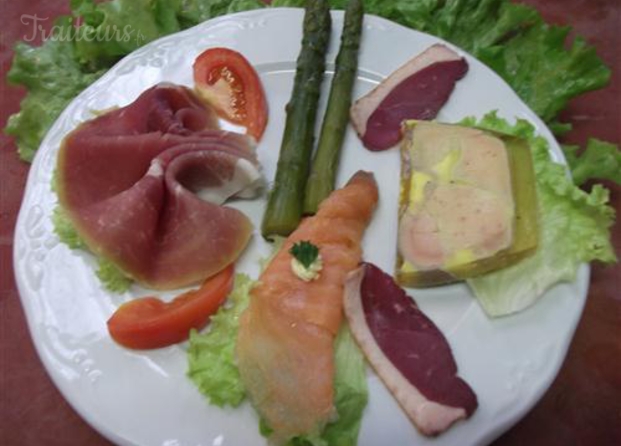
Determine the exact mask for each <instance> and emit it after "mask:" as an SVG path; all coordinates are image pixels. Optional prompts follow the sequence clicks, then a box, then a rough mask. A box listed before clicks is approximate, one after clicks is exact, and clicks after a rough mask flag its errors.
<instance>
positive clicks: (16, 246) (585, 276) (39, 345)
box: [13, 7, 591, 444]
mask: <svg viewBox="0 0 621 446" xmlns="http://www.w3.org/2000/svg"><path fill="white" fill-rule="evenodd" d="M283 11H285V12H287V11H295V12H296V14H302V12H303V11H304V10H303V9H302V8H293V7H278V8H264V9H256V10H251V11H242V12H237V13H233V14H225V15H222V16H219V17H216V18H213V19H210V20H207V21H205V22H202V23H200V24H198V25H196V26H194V27H192V28H188V29H186V30H183V31H180V32H177V33H174V34H170V35H167V36H163V37H160V38H158V39H156V40H154V41H152V42H149V43H148V44H146V45H144V46H142V47H140V48H138V49H137V50H135V51H134V52H132V53H130V54H128V55H127V56H125V57H123V58H122V59H121V60H119V61H118V62H117V63H116V64H115V65H114V66H112V67H111V68H110V69H109V70H108V71H107V72H106V73H104V74H103V75H102V76H101V77H100V78H98V79H97V80H96V81H95V82H93V83H92V84H91V85H89V86H88V87H87V88H86V89H84V90H83V91H82V92H80V94H79V95H78V96H76V97H75V98H74V99H72V101H71V102H70V103H69V104H68V105H67V107H66V108H65V109H64V110H63V111H62V112H61V114H60V115H59V116H58V118H57V119H56V120H55V122H54V123H53V124H52V126H51V127H50V129H49V130H48V132H47V133H46V135H45V137H44V138H43V140H42V142H41V144H40V147H39V148H41V147H44V146H46V145H49V142H48V141H49V140H50V139H51V137H52V135H53V133H54V132H53V130H54V129H55V127H57V125H58V123H59V121H62V120H64V119H66V115H67V114H69V113H70V112H71V111H73V110H72V109H73V108H74V106H75V104H76V103H78V102H81V101H82V100H83V99H84V98H86V97H88V95H89V94H92V93H93V92H95V91H97V89H98V88H99V86H100V85H102V84H105V83H106V82H108V80H109V78H114V77H115V76H116V75H117V71H118V70H119V69H121V68H122V67H123V66H125V65H126V64H129V63H131V61H132V60H133V59H135V58H136V57H138V56H140V55H143V54H148V53H149V51H151V50H152V48H154V47H157V46H159V45H161V44H162V43H165V42H167V41H168V40H176V39H178V38H180V37H185V34H188V35H191V34H192V33H194V32H196V29H202V28H209V27H211V26H214V25H217V24H219V23H221V22H227V21H236V20H238V19H247V18H252V17H254V16H257V17H260V16H263V15H271V14H280V13H282V12H283ZM331 13H332V15H333V19H334V16H335V15H336V16H339V15H340V16H342V15H343V11H341V10H333V11H331ZM367 17H368V18H370V19H371V20H374V21H379V23H380V24H382V25H384V26H389V27H399V28H402V29H404V30H407V31H408V32H414V33H419V34H424V35H427V36H431V37H433V38H434V39H436V40H439V41H441V42H443V43H445V44H446V45H447V46H449V47H450V48H454V49H456V50H458V51H459V52H460V53H462V54H466V55H468V56H469V57H471V58H472V59H474V60H477V61H479V60H478V59H477V58H476V57H474V56H473V55H472V54H471V53H469V52H468V51H466V50H464V49H462V48H460V47H458V46H456V45H455V44H453V43H451V42H449V41H446V40H444V39H442V38H439V37H437V36H433V35H431V34H427V33H424V32H421V31H418V30H415V29H412V28H409V27H407V26H404V25H401V24H399V23H396V22H393V21H391V20H388V19H386V18H383V17H381V16H377V15H372V14H365V19H366V18H367ZM479 62H480V61H479ZM481 63H483V62H481ZM486 67H487V66H486ZM487 68H488V70H489V71H490V73H492V74H493V75H494V76H495V77H496V78H497V79H498V81H499V82H502V83H503V84H505V85H506V86H507V87H508V88H509V89H511V91H513V92H514V93H515V91H514V90H513V88H512V87H511V86H510V85H509V84H508V83H507V82H506V81H505V80H504V79H503V78H502V77H500V75H498V74H497V73H496V72H495V71H494V70H493V69H491V68H489V67H487ZM516 96H517V93H516ZM518 99H519V100H520V101H521V102H522V104H524V106H525V107H526V108H528V109H529V110H530V111H531V112H532V110H531V109H530V107H528V105H527V104H525V103H524V101H522V99H521V98H519V97H518ZM532 113H533V115H534V116H535V117H536V118H537V120H538V121H537V122H531V123H532V124H534V125H535V127H536V130H537V132H538V133H542V132H543V133H547V135H544V136H548V137H551V138H552V139H553V140H554V141H555V142H556V139H555V138H554V136H553V134H552V133H551V131H550V130H549V129H548V127H547V126H546V125H545V123H544V122H543V121H542V120H541V119H540V118H539V117H538V116H537V115H536V114H535V113H534V112H532ZM547 139H549V138H547ZM550 150H551V154H552V155H553V158H554V161H555V162H559V163H562V164H564V165H567V161H566V159H565V157H564V154H563V152H562V151H561V150H560V148H559V147H558V145H554V144H550ZM43 155H44V154H43V153H42V151H41V150H38V151H37V153H36V155H35V158H34V160H33V162H32V164H31V166H30V169H29V172H28V176H27V180H26V185H25V188H24V194H23V198H22V203H21V204H20V209H19V212H18V217H17V220H16V224H15V232H14V236H13V267H14V276H15V280H16V285H17V290H18V294H19V297H20V303H21V305H22V308H23V309H24V313H25V315H26V322H27V326H28V330H29V335H30V337H31V339H32V342H33V344H34V346H35V350H36V351H37V355H38V356H39V358H40V361H41V363H42V364H43V366H44V369H45V371H46V374H47V376H48V377H50V379H51V380H52V382H53V383H54V385H55V386H56V388H57V389H58V391H59V392H60V393H61V395H62V397H63V399H64V400H65V401H67V403H68V404H69V405H70V406H71V407H72V408H73V410H75V411H76V412H77V413H78V414H79V415H80V417H81V418H82V419H84V420H85V421H86V422H87V423H88V424H89V425H90V426H91V427H93V428H94V429H95V430H96V431H97V432H98V433H99V434H101V435H102V436H103V437H105V438H107V439H108V440H110V441H112V442H114V443H118V444H136V443H134V442H132V441H131V440H130V439H129V438H126V437H125V436H123V435H120V434H118V433H117V432H114V431H111V430H109V429H108V428H106V426H105V425H103V424H102V423H100V422H99V420H98V419H97V418H95V417H94V416H93V414H92V413H91V412H89V411H87V410H83V409H84V408H83V407H81V405H80V404H79V402H77V401H74V400H73V398H70V397H69V396H68V395H67V394H66V393H65V391H64V390H63V385H62V384H61V380H60V377H59V376H58V375H57V374H56V373H55V372H53V365H52V364H51V363H50V361H49V360H48V357H47V355H46V353H45V350H46V346H45V345H44V343H43V342H42V340H41V339H40V337H38V336H35V335H34V334H35V332H36V331H37V330H36V327H35V321H34V315H33V314H32V311H33V310H32V309H31V308H30V307H29V305H28V303H27V299H26V298H25V297H24V296H25V295H26V294H27V293H26V289H25V288H26V285H25V283H24V278H23V277H22V275H21V274H19V273H18V268H16V265H17V263H18V259H19V256H20V255H21V254H20V252H19V250H20V247H21V241H20V240H19V235H20V234H21V229H20V228H22V227H23V226H24V224H25V221H26V218H27V216H26V215H25V214H26V210H25V206H24V205H25V202H26V199H27V198H28V197H30V195H32V188H33V184H32V181H31V177H33V176H34V174H35V172H36V171H37V170H38V169H37V168H38V167H39V164H41V163H42V162H43V161H42V158H43ZM54 158H55V156H54ZM46 217H49V216H48V215H46ZM590 272H591V269H590V266H589V265H588V264H583V265H581V266H580V269H579V271H578V273H577V275H576V278H575V279H574V282H573V283H575V284H578V285H581V284H582V286H581V288H583V289H584V293H582V294H581V295H580V296H578V297H580V300H581V305H580V309H579V311H578V312H577V313H576V314H575V317H574V319H573V320H572V321H571V324H568V325H569V326H570V328H569V330H568V333H569V335H568V336H566V337H565V338H564V339H563V341H562V342H563V345H562V346H561V350H562V354H561V355H560V361H558V362H557V363H556V364H555V367H554V372H553V373H551V374H550V375H549V376H547V377H546V379H544V380H543V383H542V385H541V386H540V387H541V389H540V390H539V391H538V392H537V395H536V397H534V398H531V399H529V401H528V404H526V405H525V406H524V407H523V408H522V410H520V411H518V413H516V414H513V416H508V417H506V419H505V420H504V421H503V422H501V423H500V424H499V425H496V427H495V428H494V429H492V430H491V431H490V432H488V433H487V434H486V435H484V436H482V437H480V438H479V440H481V442H482V443H481V444H484V443H487V442H491V441H493V440H494V439H495V438H497V437H498V436H500V435H501V434H502V433H504V432H506V431H507V430H508V429H510V428H511V427H512V426H513V425H515V424H517V423H518V422H519V421H520V420H521V419H522V418H523V417H524V416H525V415H526V414H527V413H528V412H529V411H530V410H532V408H533V407H534V406H535V405H536V404H537V403H538V402H539V401H540V399H541V398H542V397H543V395H544V394H545V393H546V391H547V390H548V389H549V388H550V386H551V385H552V383H553V381H554V379H555V378H556V376H557V375H558V373H559V371H560V369H561V367H562V365H563V362H564V360H565V358H566V356H567V352H568V350H569V347H570V345H571V342H572V340H573V337H574V334H575V331H576V328H577V325H578V323H579V321H580V319H581V317H582V314H583V312H584V306H585V304H586V299H587V296H588V289H589V282H590Z"/></svg>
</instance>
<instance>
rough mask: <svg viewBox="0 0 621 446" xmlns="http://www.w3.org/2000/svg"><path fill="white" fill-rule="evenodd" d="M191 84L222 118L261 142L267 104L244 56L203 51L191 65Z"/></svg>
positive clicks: (259, 83) (265, 121)
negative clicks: (192, 68)
mask: <svg viewBox="0 0 621 446" xmlns="http://www.w3.org/2000/svg"><path fill="white" fill-rule="evenodd" d="M194 84H195V86H196V91H197V92H198V94H199V95H200V96H201V97H202V98H203V99H204V100H206V101H207V102H209V103H210V104H211V105H212V106H213V107H214V108H215V109H216V112H217V113H218V115H219V116H220V117H221V118H223V119H226V120H228V121H230V122H232V123H234V124H237V125H242V126H244V127H246V133H247V134H249V135H251V136H253V137H254V139H256V140H257V141H259V140H260V139H261V137H262V136H263V132H264V131H265V127H266V125H267V101H266V99H265V92H264V91H263V85H262V84H261V81H260V80H259V76H258V74H257V72H256V71H255V69H254V68H253V67H252V65H250V62H248V60H247V59H246V58H245V57H244V56H242V55H241V54H240V53H238V52H237V51H234V50H231V49H228V48H220V47H218V48H210V49H208V50H205V51H203V52H202V53H201V54H200V55H199V56H198V57H197V58H196V60H195V61H194Z"/></svg>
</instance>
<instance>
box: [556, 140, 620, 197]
mask: <svg viewBox="0 0 621 446" xmlns="http://www.w3.org/2000/svg"><path fill="white" fill-rule="evenodd" d="M579 150H580V147H579V146H575V145H564V146H563V152H565V158H567V162H568V163H569V167H570V168H571V175H572V177H573V180H574V183H575V184H577V185H578V186H580V185H582V184H584V183H586V182H587V181H588V180H591V179H599V180H609V181H614V182H615V183H617V184H621V151H620V150H619V148H618V147H617V146H616V145H614V144H610V143H608V142H605V141H599V140H597V139H589V141H588V142H587V146H586V148H585V149H584V151H583V152H582V153H579Z"/></svg>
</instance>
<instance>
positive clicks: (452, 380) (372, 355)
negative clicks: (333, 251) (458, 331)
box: [345, 263, 478, 435]
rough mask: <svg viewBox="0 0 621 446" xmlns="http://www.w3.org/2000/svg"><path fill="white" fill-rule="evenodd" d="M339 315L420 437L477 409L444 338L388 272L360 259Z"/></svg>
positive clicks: (475, 401)
mask: <svg viewBox="0 0 621 446" xmlns="http://www.w3.org/2000/svg"><path fill="white" fill-rule="evenodd" d="M345 314H346V316H347V319H348V321H349V325H350V328H351V331H352V333H353V335H354V337H355V338H356V341H357V342H358V344H359V345H360V348H361V349H362V351H363V352H364V354H365V355H366V357H367V359H368V361H369V362H370V364H371V366H373V368H374V369H375V371H376V373H377V374H378V375H379V377H380V378H381V379H382V381H383V382H384V384H385V385H386V387H387V388H388V389H389V390H390V392H391V393H392V394H393V395H394V397H395V399H396V400H397V401H398V402H399V404H400V405H401V407H402V408H403V410H404V411H405V413H406V414H407V415H408V417H409V418H410V419H411V421H412V422H413V423H414V424H415V425H416V427H417V428H418V429H419V431H420V432H421V433H423V434H424V435H437V434H439V433H441V432H443V431H444V430H446V429H448V428H449V427H450V426H451V425H452V424H453V423H454V422H456V421H458V420H460V419H463V418H467V417H469V416H470V415H472V413H473V412H474V410H475V409H476V408H477V404H478V403H477V397H476V395H475V394H474V392H473V391H472V389H471V388H470V387H469V386H468V384H467V383H466V382H465V381H463V380H462V379H461V378H459V377H458V376H457V365H456V363H455V360H454V359H453V355H452V353H451V348H450V346H449V344H448V342H447V341H446V338H445V337H444V335H443V334H442V332H440V330H439V329H438V328H437V327H436V326H435V325H434V323H433V322H432V321H431V320H430V319H429V318H428V317H427V316H425V315H424V314H423V313H422V312H421V311H420V309H419V308H418V306H417V305H416V303H415V302H414V300H413V299H411V298H410V297H409V296H408V295H407V294H406V293H405V291H403V289H401V288H400V287H399V286H398V285H397V284H396V283H395V282H394V280H393V279H392V277H391V276H389V275H388V274H386V273H384V272H383V271H381V270H380V269H379V268H378V267H376V266H374V265H372V264H370V263H365V264H363V265H362V266H361V267H360V268H358V269H357V270H355V271H353V272H352V273H351V274H350V275H349V277H348V280H347V283H346V285H345Z"/></svg>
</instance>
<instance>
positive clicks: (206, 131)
mask: <svg viewBox="0 0 621 446" xmlns="http://www.w3.org/2000/svg"><path fill="white" fill-rule="evenodd" d="M56 185H57V192H58V197H59V201H60V204H61V206H62V207H63V208H64V210H65V212H66V213H67V215H68V216H69V218H70V219H71V221H72V223H73V224H74V226H75V228H76V230H77V231H78V233H79V235H80V236H81V237H82V239H83V240H84V241H85V243H86V244H87V246H88V248H89V249H90V250H91V251H93V252H94V253H95V254H97V255H99V256H102V257H104V258H106V259H108V260H110V261H112V262H114V263H115V264H116V265H117V266H118V267H119V268H120V269H121V270H122V271H123V272H125V273H126V274H127V275H128V276H130V277H132V278H133V279H135V280H136V281H138V282H139V283H141V284H143V285H145V286H149V287H152V288H160V289H170V288H177V287H181V286H185V285H189V284H192V283H194V282H197V281H200V280H202V279H204V278H206V277H209V276H211V275H213V274H215V273H217V272H218V271H220V270H222V269H223V268H224V267H226V266H227V265H229V264H230V263H231V262H233V261H234V260H235V259H236V258H237V257H238V256H239V254H240V253H241V251H242V250H243V249H244V247H245V246H246V244H247V242H248V240H249V239H250V236H251V232H252V224H251V222H250V221H249V219H248V218H247V217H246V216H245V215H244V214H242V213H241V212H240V211H238V210H236V209H233V208H228V207H224V206H222V203H223V202H224V201H225V200H227V199H228V198H230V197H233V196H236V197H252V196H253V195H254V194H256V192H257V191H258V190H259V188H260V187H261V185H262V176H261V173H260V171H259V165H258V162H257V159H256V157H255V154H254V142H253V140H252V139H249V138H248V137H246V136H244V135H240V134H236V133H231V132H226V131H222V130H220V129H219V128H218V121H217V118H216V115H215V113H214V112H213V110H211V109H210V108H208V107H207V106H205V105H204V104H203V103H201V102H200V100H198V98H197V97H196V96H195V95H194V93H192V91H191V90H189V89H187V88H185V87H182V86H175V85H172V84H159V85H156V86H154V87H152V88H150V89H148V90H146V91H145V92H143V93H142V94H141V95H140V96H139V97H138V98H137V99H136V100H135V101H134V102H133V103H131V104H129V105H128V106H126V107H123V108H118V109H114V110H112V111H109V112H107V113H105V114H103V115H101V116H99V117H97V118H95V119H93V120H91V121H88V122H85V123H83V124H81V125H80V126H79V127H78V128H76V129H75V130H73V131H72V132H71V133H70V134H69V135H67V137H66V138H65V139H64V140H63V143H62V146H61V148H60V151H59V154H58V164H57V180H56Z"/></svg>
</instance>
